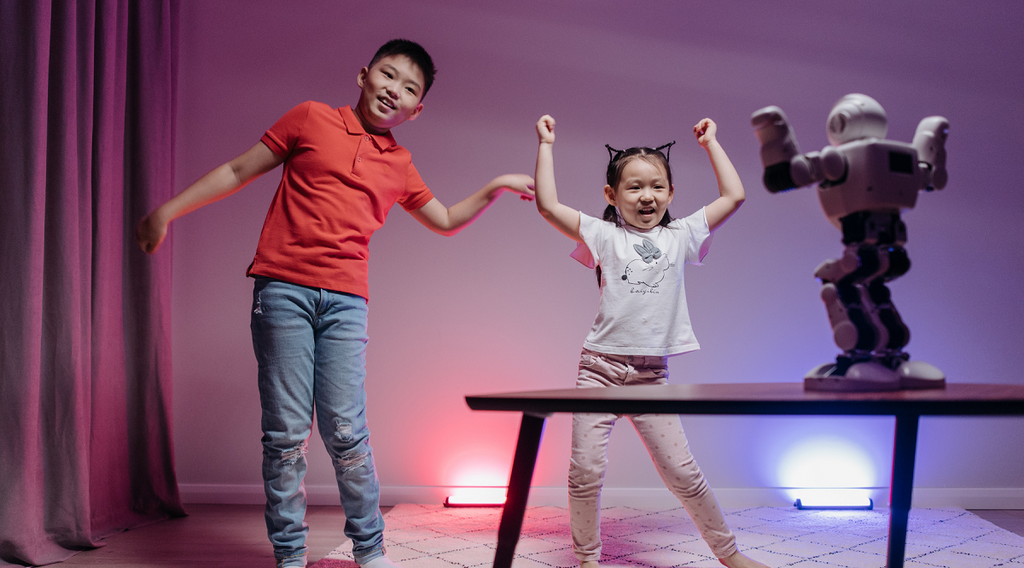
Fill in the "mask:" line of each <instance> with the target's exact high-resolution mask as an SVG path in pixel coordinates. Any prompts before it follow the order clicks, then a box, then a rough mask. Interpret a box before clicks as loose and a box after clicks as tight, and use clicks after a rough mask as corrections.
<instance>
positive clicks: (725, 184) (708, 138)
mask: <svg viewBox="0 0 1024 568" xmlns="http://www.w3.org/2000/svg"><path fill="white" fill-rule="evenodd" d="M717 132H718V126H717V125H716V124H715V123H714V121H713V120H711V119H710V118H705V119H703V120H701V121H700V122H698V123H697V124H696V126H694V127H693V134H694V136H696V137H697V143H698V144H700V145H701V147H703V148H704V149H705V150H707V152H708V158H710V159H711V167H712V168H713V169H714V170H715V178H717V179H718V193H719V195H720V196H721V197H719V198H718V199H716V200H714V201H712V202H711V203H710V204H709V205H708V206H707V207H705V208H704V215H705V216H706V217H707V220H708V228H709V229H711V231H714V230H715V229H717V228H718V227H721V226H722V223H725V221H726V220H727V219H728V218H729V217H731V216H732V214H733V213H735V212H736V210H737V209H739V208H740V205H743V201H744V200H745V199H746V194H745V192H744V191H743V182H742V181H740V175H739V174H738V173H736V168H735V167H733V165H732V162H731V161H730V160H729V156H728V155H726V153H725V149H723V148H722V145H721V144H719V143H718V139H717V138H716V137H715V134H716V133H717Z"/></svg>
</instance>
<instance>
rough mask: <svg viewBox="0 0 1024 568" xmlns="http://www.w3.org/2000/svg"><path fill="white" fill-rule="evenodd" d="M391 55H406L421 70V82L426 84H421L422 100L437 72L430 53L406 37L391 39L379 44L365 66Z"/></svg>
mask: <svg viewBox="0 0 1024 568" xmlns="http://www.w3.org/2000/svg"><path fill="white" fill-rule="evenodd" d="M392 55H404V56H406V57H408V58H409V59H410V60H411V61H412V62H413V63H415V64H416V66H417V67H419V68H420V71H422V72H423V82H424V83H426V84H425V85H423V92H422V93H420V100H421V101H422V100H423V97H426V96H427V91H429V90H430V86H431V85H433V84H434V75H435V74H436V73H437V69H435V68H434V60H433V59H431V58H430V54H429V53H427V50H425V49H423V46H421V45H420V44H418V43H416V42H414V41H410V40H407V39H393V40H391V41H389V42H387V43H385V44H384V45H382V46H380V49H378V50H377V53H375V54H373V59H371V60H370V64H369V65H367V66H366V68H367V69H370V68H373V66H374V65H375V64H376V63H377V62H378V61H380V60H381V59H384V58H385V57H390V56H392Z"/></svg>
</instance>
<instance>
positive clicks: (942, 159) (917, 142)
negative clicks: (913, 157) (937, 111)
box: [911, 116, 949, 189]
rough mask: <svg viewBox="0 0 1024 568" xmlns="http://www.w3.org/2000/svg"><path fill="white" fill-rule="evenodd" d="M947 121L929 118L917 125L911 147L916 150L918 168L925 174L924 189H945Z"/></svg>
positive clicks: (947, 177) (935, 117)
mask: <svg viewBox="0 0 1024 568" xmlns="http://www.w3.org/2000/svg"><path fill="white" fill-rule="evenodd" d="M948 135H949V121H948V120H946V119H945V118H943V117H941V116H929V117H927V118H925V119H923V120H921V122H920V123H919V124H918V125H917V132H915V133H914V141H913V142H912V143H911V146H913V147H914V149H915V150H917V160H918V166H919V167H920V168H921V170H922V172H924V173H925V180H926V181H925V189H942V188H944V187H946V182H947V181H948V180H949V175H948V174H947V173H946V137H947V136H948Z"/></svg>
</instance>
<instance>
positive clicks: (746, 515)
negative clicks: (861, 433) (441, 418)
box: [313, 504, 1024, 568]
mask: <svg viewBox="0 0 1024 568" xmlns="http://www.w3.org/2000/svg"><path fill="white" fill-rule="evenodd" d="M500 515H501V510H500V509H496V508H494V509H468V508H467V509H457V508H444V507H442V506H440V505H405V504H403V505H398V506H396V507H395V508H393V509H392V510H391V511H389V512H388V513H387V514H386V515H385V520H386V522H387V531H386V532H385V534H384V538H385V542H386V543H387V547H388V556H389V557H390V558H391V559H392V560H393V561H395V562H396V563H398V564H400V565H401V566H402V567H403V568H457V567H464V568H477V567H479V568H486V567H488V566H490V565H491V563H492V562H493V561H494V547H495V543H496V541H497V530H498V521H499V519H500ZM726 521H727V522H728V523H729V526H730V528H732V530H733V532H734V533H736V539H737V541H738V544H739V547H740V550H742V551H743V552H744V553H746V554H747V555H748V556H750V557H752V558H754V559H756V560H760V561H761V562H764V563H765V564H767V565H769V566H772V567H780V568H781V567H783V566H797V567H799V568H825V567H828V568H837V567H847V568H874V567H884V566H885V552H886V538H887V534H888V527H889V511H888V509H876V510H874V511H798V510H797V509H795V508H776V507H754V508H750V509H737V510H726ZM601 534H602V540H603V542H604V550H603V557H602V559H601V564H602V566H605V567H607V568H613V567H622V568H671V567H676V566H686V567H688V568H721V564H719V563H718V561H717V560H716V559H715V558H714V557H713V555H712V554H711V550H710V549H709V548H708V547H707V545H706V544H705V543H704V541H703V540H701V538H700V534H699V533H698V532H697V529H696V527H695V526H694V524H693V522H692V521H691V520H690V517H689V515H687V513H686V510H685V509H683V508H682V507H676V508H672V509H665V510H649V509H636V508H632V507H609V508H606V509H603V510H602V512H601ZM313 566H314V567H315V568H356V564H355V563H354V562H352V555H351V545H350V544H349V543H345V544H343V545H342V546H340V547H338V548H337V549H335V550H334V551H333V552H331V553H330V554H329V555H327V556H326V557H325V558H324V559H323V560H321V561H319V562H317V563H316V564H314V565H313ZM512 566H513V568H575V567H576V566H578V563H577V561H576V558H575V556H573V554H572V549H571V540H570V536H569V514H568V511H567V509H566V508H564V507H530V508H529V509H527V511H526V519H525V520H524V522H523V532H522V537H521V538H520V540H519V545H518V546H517V547H516V558H515V561H514V562H513V565H512ZM904 566H906V568H936V567H944V568H989V567H993V566H1003V567H1008V568H1024V537H1020V536H1017V535H1015V534H1013V533H1011V532H1009V531H1006V530H1004V529H1001V528H999V527H997V526H995V525H993V524H992V523H989V522H988V521H985V520H983V519H981V518H980V517H978V516H976V515H974V514H972V513H969V512H967V511H964V510H963V509H912V510H911V512H910V522H909V531H908V533H907V553H906V562H905V564H904Z"/></svg>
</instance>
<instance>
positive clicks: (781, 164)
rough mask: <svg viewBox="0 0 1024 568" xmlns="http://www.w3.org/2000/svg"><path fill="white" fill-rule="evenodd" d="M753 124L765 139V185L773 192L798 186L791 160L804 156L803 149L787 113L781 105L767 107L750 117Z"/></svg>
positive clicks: (762, 143) (762, 156)
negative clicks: (791, 168) (791, 173)
mask: <svg viewBox="0 0 1024 568" xmlns="http://www.w3.org/2000/svg"><path fill="white" fill-rule="evenodd" d="M750 124H751V126H753V127H754V134H756V135H757V139H758V140H759V141H760V142H761V163H762V164H763V165H764V186H765V187H766V188H768V191H770V192H772V193H779V192H781V191H786V190H789V189H793V188H794V187H797V185H796V184H795V183H794V182H793V178H792V177H791V176H790V166H789V161H790V160H792V159H793V158H794V157H795V156H799V155H800V149H799V148H798V147H797V144H796V135H794V134H793V128H792V127H791V126H790V125H789V120H787V119H786V113H784V112H782V109H781V108H779V107H777V106H769V107H765V108H763V109H761V110H758V111H756V112H755V113H754V114H753V116H751V117H750Z"/></svg>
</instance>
